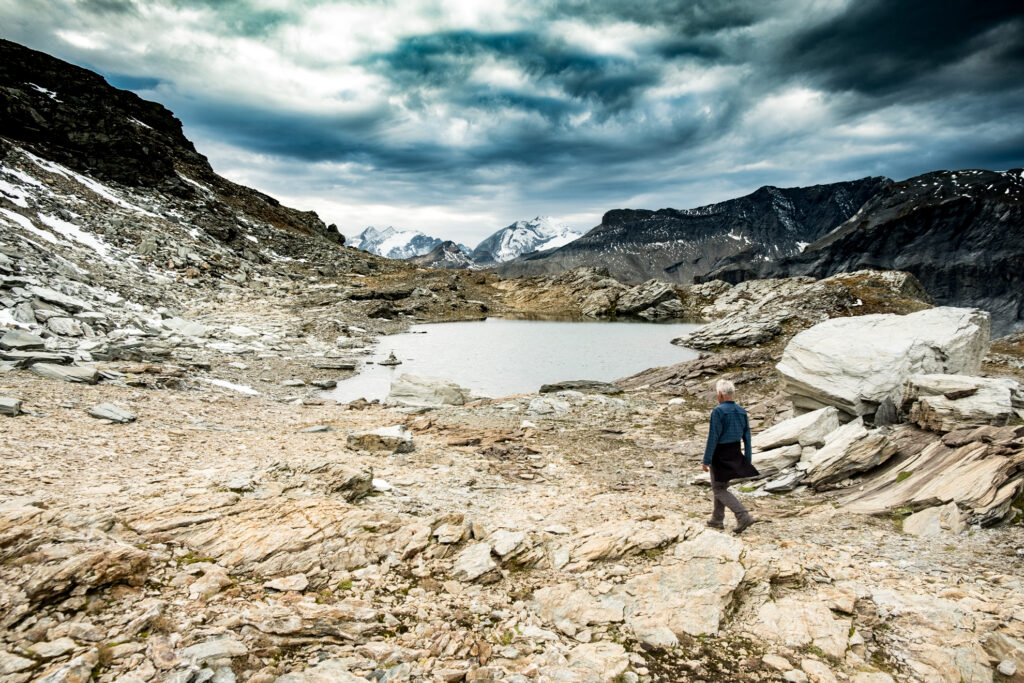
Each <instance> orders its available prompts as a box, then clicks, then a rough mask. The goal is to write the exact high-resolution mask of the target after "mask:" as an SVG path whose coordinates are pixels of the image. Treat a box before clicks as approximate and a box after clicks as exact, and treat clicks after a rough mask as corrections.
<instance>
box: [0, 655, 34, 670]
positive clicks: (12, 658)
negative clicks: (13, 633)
mask: <svg viewBox="0 0 1024 683" xmlns="http://www.w3.org/2000/svg"><path fill="white" fill-rule="evenodd" d="M35 665H36V663H35V661H33V660H31V659H29V658H27V657H19V656H18V655H15V654H11V653H10V652H5V651H3V650H0V674H5V675H7V674H16V673H18V672H19V671H26V670H28V669H31V668H32V667H34V666H35Z"/></svg>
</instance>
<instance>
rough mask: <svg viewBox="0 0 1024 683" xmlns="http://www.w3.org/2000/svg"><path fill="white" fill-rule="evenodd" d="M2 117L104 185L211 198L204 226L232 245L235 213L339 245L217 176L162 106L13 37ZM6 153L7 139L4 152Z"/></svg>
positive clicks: (51, 156) (27, 140) (24, 137)
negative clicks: (205, 192) (208, 194)
mask: <svg viewBox="0 0 1024 683" xmlns="http://www.w3.org/2000/svg"><path fill="white" fill-rule="evenodd" d="M0 117H2V121H3V128H2V131H3V136H4V137H6V138H8V139H9V140H11V141H14V142H17V143H20V144H22V145H23V146H24V147H25V148H26V149H28V150H29V151H31V152H32V153H34V154H36V155H38V156H40V157H42V158H44V159H48V160H51V161H55V162H57V163H60V164H63V165H65V166H67V167H69V168H72V169H74V170H76V171H78V172H81V173H85V174H87V175H90V176H93V177H95V178H98V179H101V180H104V181H113V182H116V183H120V184H122V185H126V186H128V187H147V188H152V189H155V190H158V191H160V192H164V193H167V194H170V195H173V196H176V197H179V198H182V199H193V200H196V201H198V202H203V201H206V202H207V203H208V204H209V206H208V209H209V211H208V213H209V218H208V220H207V221H206V223H207V225H204V226H203V227H204V228H205V229H208V230H209V231H210V232H211V233H214V234H217V235H218V237H220V238H221V239H223V240H225V241H228V240H231V239H232V238H234V237H235V236H236V235H235V229H234V226H233V222H232V221H230V220H227V219H228V216H227V213H228V211H226V209H228V208H231V209H235V210H240V211H244V212H245V213H247V214H248V215H250V216H253V217H254V218H257V219H259V220H263V221H266V222H268V223H270V224H271V225H274V226H276V227H279V228H282V229H285V230H291V231H296V232H300V233H304V234H308V235H317V236H321V237H325V238H328V239H330V240H332V241H338V240H339V238H340V236H339V235H338V233H337V231H336V230H335V231H331V230H328V228H327V226H326V225H325V224H324V222H323V221H321V220H320V218H319V217H318V216H317V215H316V214H315V213H314V212H312V211H297V210H295V209H290V208H287V207H284V206H282V205H281V204H280V202H278V201H277V200H276V199H274V198H272V197H269V196H267V195H265V194H263V193H261V192H258V191H256V190H253V189H251V188H247V187H243V186H241V185H237V184H235V183H233V182H231V181H229V180H227V179H225V178H222V177H221V176H219V175H217V174H216V173H215V172H214V171H213V169H212V168H211V167H210V163H209V161H207V159H206V157H204V156H203V155H202V154H200V153H198V152H197V151H196V149H195V146H194V145H193V144H192V143H191V142H190V141H189V140H188V139H187V138H186V137H185V135H184V133H183V132H182V127H181V121H179V120H178V119H177V118H176V117H175V116H174V115H173V114H172V113H171V112H170V111H169V110H167V109H166V108H165V107H164V106H163V105H161V104H158V103H156V102H149V101H146V100H144V99H142V98H141V97H139V96H138V95H136V94H134V93H131V92H128V91H125V90H119V89H117V88H114V87H112V86H111V85H109V84H108V83H107V82H106V81H105V80H104V79H103V77H102V76H100V75H99V74H96V73H93V72H92V71H89V70H87V69H83V68H81V67H77V66H74V65H72V64H68V63H67V62H64V61H62V60H59V59H57V58H55V57H51V56H50V55H47V54H44V53H42V52H37V51H35V50H31V49H29V48H26V47H24V46H22V45H19V44H17V43H12V42H10V41H7V40H0ZM5 152H6V145H5V143H4V142H3V140H2V139H0V153H5ZM181 176H185V177H187V178H189V179H190V180H194V181H197V182H199V183H202V184H204V185H207V186H208V187H210V188H211V189H212V190H214V192H215V194H216V195H217V199H219V200H220V201H219V202H217V201H215V202H209V201H208V200H209V198H207V197H204V196H203V193H202V191H200V190H197V188H196V187H195V186H193V185H191V184H190V183H188V182H186V181H185V180H183V179H182V177H181ZM221 202H223V204H226V205H227V206H226V207H225V206H223V205H222V204H221Z"/></svg>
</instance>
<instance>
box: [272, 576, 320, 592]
mask: <svg viewBox="0 0 1024 683" xmlns="http://www.w3.org/2000/svg"><path fill="white" fill-rule="evenodd" d="M263 587H264V588H269V589H270V590H275V591H299V592H301V591H304V590H306V588H308V587H309V579H307V578H306V575H305V574H292V575H291V576H282V577H281V578H278V579H273V580H271V581H267V582H266V583H265V584H263Z"/></svg>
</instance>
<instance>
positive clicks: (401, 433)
mask: <svg viewBox="0 0 1024 683" xmlns="http://www.w3.org/2000/svg"><path fill="white" fill-rule="evenodd" d="M348 446H349V448H352V449H354V450H357V451H388V452H390V453H412V452H413V451H414V450H416V446H415V444H414V443H413V440H412V433H411V432H410V431H409V430H407V429H406V428H405V427H402V426H401V425H395V426H393V427H381V428H380V429H375V430H373V431H372V432H361V433H357V434H349V435H348Z"/></svg>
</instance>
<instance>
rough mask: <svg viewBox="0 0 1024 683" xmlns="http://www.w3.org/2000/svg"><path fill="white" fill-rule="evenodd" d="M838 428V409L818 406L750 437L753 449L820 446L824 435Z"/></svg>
mask: <svg viewBox="0 0 1024 683" xmlns="http://www.w3.org/2000/svg"><path fill="white" fill-rule="evenodd" d="M836 429H839V411H838V410H836V409H835V408H833V407H832V406H827V407H825V408H819V409H818V410H814V411H811V412H809V413H805V414H804V415H800V416H799V417H794V418H790V419H788V420H783V421H782V422H780V423H778V424H776V425H773V426H772V427H769V428H768V429H766V430H764V431H763V432H760V433H758V434H755V435H754V436H753V438H752V439H751V444H752V445H753V447H754V449H755V451H757V450H760V451H768V450H771V449H773V448H778V447H780V446H790V445H793V444H799V445H801V446H821V445H823V444H824V443H825V437H826V436H827V435H828V434H829V433H831V432H833V431H835V430H836Z"/></svg>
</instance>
